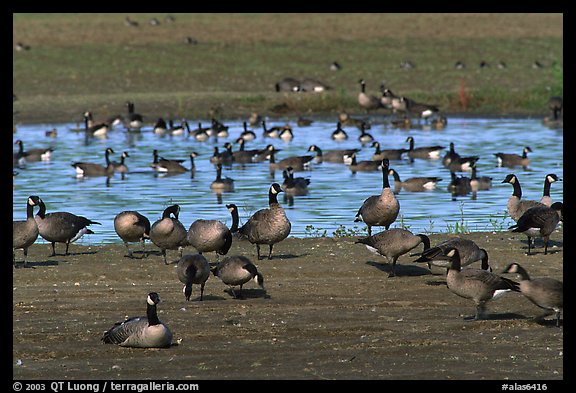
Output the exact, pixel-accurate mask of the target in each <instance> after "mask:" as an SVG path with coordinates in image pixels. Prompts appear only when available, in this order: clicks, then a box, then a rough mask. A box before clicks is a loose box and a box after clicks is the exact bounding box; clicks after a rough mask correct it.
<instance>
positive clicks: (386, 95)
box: [380, 83, 399, 109]
mask: <svg viewBox="0 0 576 393" xmlns="http://www.w3.org/2000/svg"><path fill="white" fill-rule="evenodd" d="M380 92H381V93H382V97H380V105H382V107H384V108H386V109H394V108H393V106H392V101H393V100H394V99H398V98H399V97H398V96H397V95H396V94H394V93H393V92H392V90H390V89H387V88H386V86H385V85H384V83H382V84H380Z"/></svg>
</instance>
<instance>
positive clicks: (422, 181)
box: [388, 169, 442, 192]
mask: <svg viewBox="0 0 576 393" xmlns="http://www.w3.org/2000/svg"><path fill="white" fill-rule="evenodd" d="M388 174H389V175H392V176H393V177H394V192H399V191H400V189H401V188H404V189H405V190H406V191H411V192H420V191H426V190H433V189H435V188H436V185H437V184H438V182H439V181H441V180H442V179H441V178H439V177H434V176H430V177H424V176H417V177H410V178H408V179H405V180H404V181H402V180H400V175H399V174H398V172H396V170H395V169H390V170H389V171H388Z"/></svg>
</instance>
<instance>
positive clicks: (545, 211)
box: [508, 202, 563, 255]
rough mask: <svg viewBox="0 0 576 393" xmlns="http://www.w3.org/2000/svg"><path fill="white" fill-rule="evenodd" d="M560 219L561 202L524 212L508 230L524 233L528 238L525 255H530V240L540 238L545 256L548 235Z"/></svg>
mask: <svg viewBox="0 0 576 393" xmlns="http://www.w3.org/2000/svg"><path fill="white" fill-rule="evenodd" d="M562 217H563V204H562V202H554V203H553V204H552V206H550V207H548V206H546V205H542V204H541V205H539V206H534V207H531V208H530V209H528V210H526V211H525V212H524V214H522V216H521V217H520V218H519V219H518V221H517V222H516V224H515V225H512V226H511V227H510V228H508V229H510V230H512V232H519V233H524V234H525V235H526V236H528V253H527V255H531V253H530V245H531V243H532V241H531V239H532V238H533V237H541V238H542V240H544V255H546V254H547V253H548V242H549V241H550V235H551V234H552V232H554V230H555V229H556V227H557V226H558V223H559V222H560V221H561V220H562Z"/></svg>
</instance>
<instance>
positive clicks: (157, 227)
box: [150, 205, 188, 265]
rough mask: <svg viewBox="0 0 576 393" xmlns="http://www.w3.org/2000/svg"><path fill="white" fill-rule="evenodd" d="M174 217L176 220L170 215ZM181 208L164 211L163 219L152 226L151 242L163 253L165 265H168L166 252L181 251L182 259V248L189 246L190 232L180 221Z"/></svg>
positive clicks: (169, 207)
mask: <svg viewBox="0 0 576 393" xmlns="http://www.w3.org/2000/svg"><path fill="white" fill-rule="evenodd" d="M171 214H172V215H174V218H172V217H170V215H171ZM179 214H180V206H179V205H172V206H168V207H167V208H166V209H164V212H163V213H162V218H161V219H159V220H158V221H156V222H155V223H154V224H152V227H151V228H150V240H151V241H152V243H154V244H155V245H156V246H157V247H158V248H160V250H161V251H162V256H163V257H164V263H165V264H166V265H168V264H169V263H168V261H167V259H166V250H180V257H182V248H183V247H185V246H186V245H187V244H188V241H187V239H186V238H187V235H188V232H187V231H186V228H184V225H183V224H182V223H181V222H180V221H179V220H178V215H179Z"/></svg>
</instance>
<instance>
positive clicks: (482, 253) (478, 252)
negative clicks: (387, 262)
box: [414, 237, 492, 271]
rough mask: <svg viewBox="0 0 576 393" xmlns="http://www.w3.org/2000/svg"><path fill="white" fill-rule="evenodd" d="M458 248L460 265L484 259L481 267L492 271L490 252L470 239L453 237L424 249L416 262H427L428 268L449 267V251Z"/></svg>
mask: <svg viewBox="0 0 576 393" xmlns="http://www.w3.org/2000/svg"><path fill="white" fill-rule="evenodd" d="M453 248H455V249H457V250H458V254H459V255H460V266H468V265H470V264H471V263H473V262H476V261H482V265H481V269H482V270H489V271H492V270H491V268H490V266H489V264H488V252H486V250H485V249H483V248H480V247H478V245H477V244H476V243H475V242H474V241H472V240H469V239H464V238H461V237H453V238H450V239H448V240H444V241H443V242H440V243H438V244H436V245H435V246H434V247H430V248H429V249H427V250H424V251H422V253H421V254H420V257H419V258H418V259H416V260H415V261H414V262H426V263H427V264H428V269H430V268H431V267H432V265H434V266H440V267H446V268H447V267H449V266H450V260H449V258H448V257H447V253H448V251H450V250H451V249H453Z"/></svg>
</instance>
